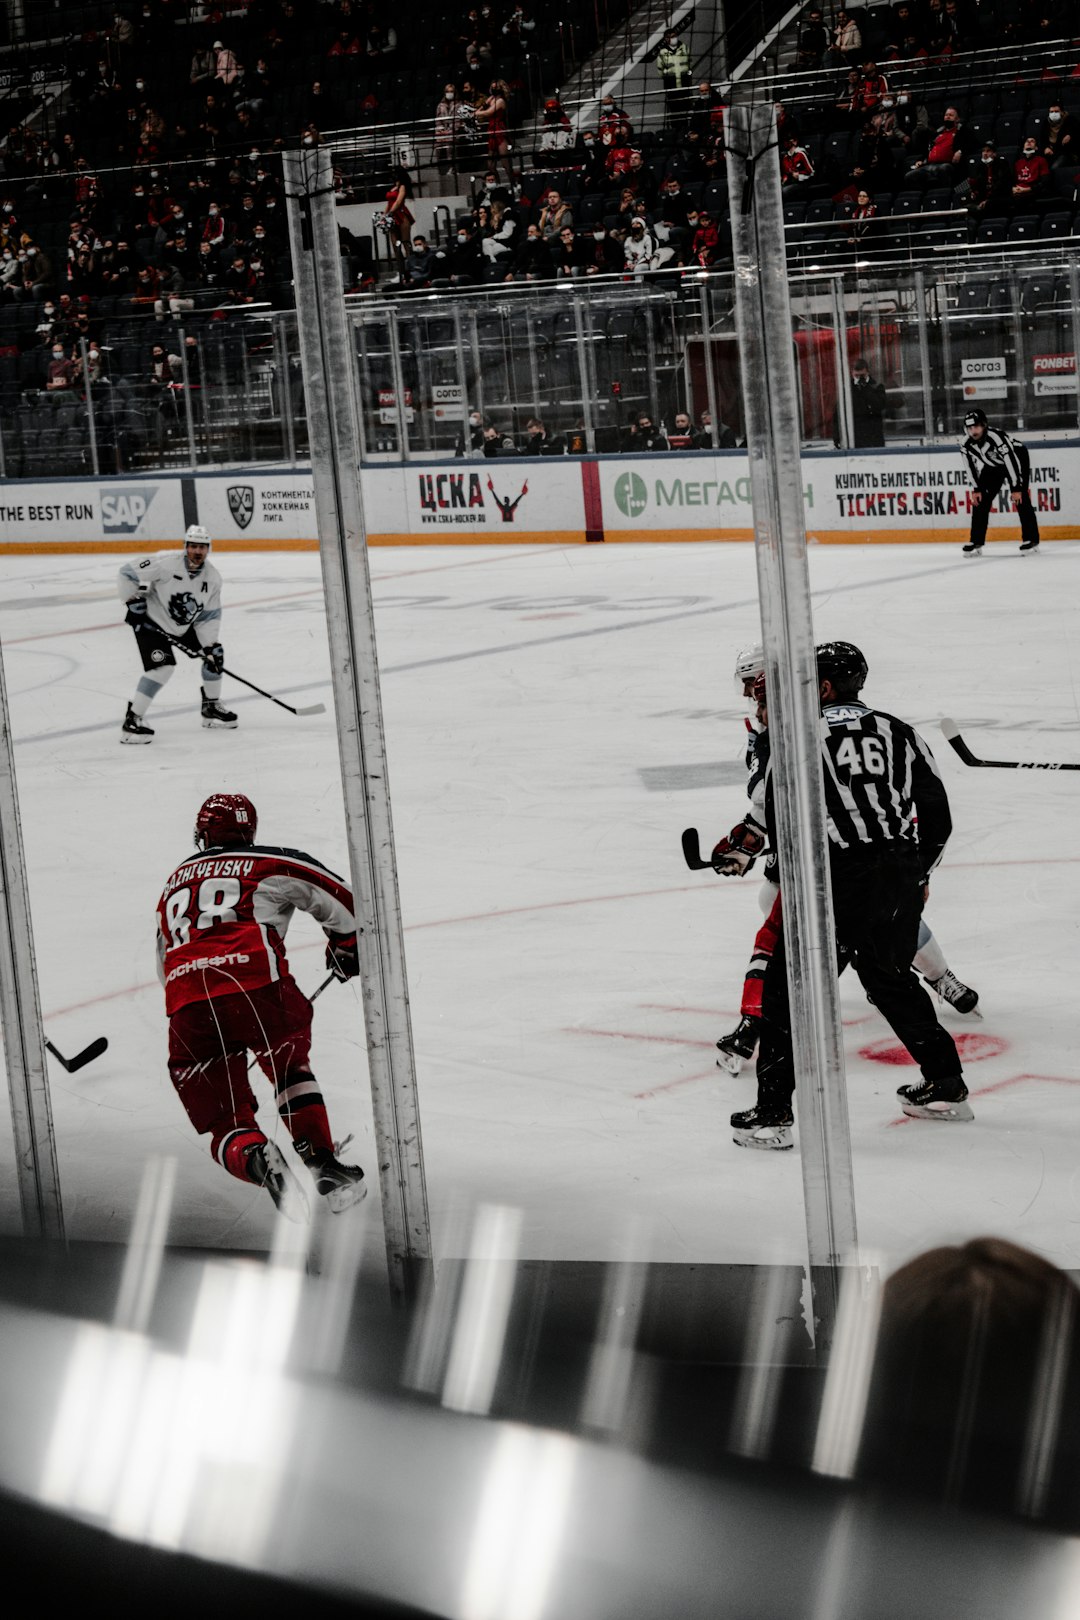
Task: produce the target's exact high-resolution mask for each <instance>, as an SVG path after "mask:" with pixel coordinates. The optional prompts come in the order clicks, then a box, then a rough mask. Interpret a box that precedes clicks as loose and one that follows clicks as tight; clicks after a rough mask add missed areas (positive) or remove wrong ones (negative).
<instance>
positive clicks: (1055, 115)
mask: <svg viewBox="0 0 1080 1620" xmlns="http://www.w3.org/2000/svg"><path fill="white" fill-rule="evenodd" d="M1050 122H1051V123H1052V124H1060V123H1061V114H1060V113H1059V112H1052V113H1051V114H1050Z"/></svg>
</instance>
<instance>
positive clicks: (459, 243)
mask: <svg viewBox="0 0 1080 1620" xmlns="http://www.w3.org/2000/svg"><path fill="white" fill-rule="evenodd" d="M449 265H450V283H451V285H452V286H454V287H469V286H473V285H474V284H475V283H476V282H478V281H481V280H482V279H483V274H484V255H483V252H482V250H481V247H480V238H479V237H478V236H477V234H476V232H475V231H474V230H473V227H472V225H470V224H467V223H466V222H465V221H464V220H463V221H462V222H461V223H460V224H459V225H458V228H457V240H456V241H455V243H454V246H453V247H452V248H451V250H450V256H449Z"/></svg>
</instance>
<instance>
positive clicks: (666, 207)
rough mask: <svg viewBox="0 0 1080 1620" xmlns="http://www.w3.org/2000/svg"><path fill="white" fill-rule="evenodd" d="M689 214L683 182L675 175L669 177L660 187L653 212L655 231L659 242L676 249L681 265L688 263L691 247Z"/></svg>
mask: <svg viewBox="0 0 1080 1620" xmlns="http://www.w3.org/2000/svg"><path fill="white" fill-rule="evenodd" d="M689 212H690V211H689V207H688V204H687V199H686V193H685V192H684V191H683V188H682V184H681V182H680V181H679V180H678V179H677V178H676V177H675V176H674V175H669V176H668V178H667V179H666V180H664V181H663V182H662V184H661V186H660V194H659V196H658V198H657V200H656V207H655V209H654V210H653V221H654V230H655V231H656V235H657V238H658V239H659V240H661V241H667V243H668V244H669V246H671V247H672V248H673V249H674V251H675V258H676V259H677V260H678V261H679V263H680V264H682V263H685V262H686V254H687V250H688V248H689V245H690V228H689V224H688V220H689ZM661 227H662V228H661Z"/></svg>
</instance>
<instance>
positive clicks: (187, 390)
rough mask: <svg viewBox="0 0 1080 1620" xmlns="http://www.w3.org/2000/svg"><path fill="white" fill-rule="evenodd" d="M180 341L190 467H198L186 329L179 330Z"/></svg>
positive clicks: (181, 375) (185, 424)
mask: <svg viewBox="0 0 1080 1620" xmlns="http://www.w3.org/2000/svg"><path fill="white" fill-rule="evenodd" d="M177 336H178V337H179V339H180V380H181V382H182V383H183V385H184V427H185V429H186V430H187V448H188V466H189V467H192V468H194V467H196V466H197V465H198V457H197V455H196V452H195V419H194V417H193V416H192V414H191V376H190V373H189V372H188V358H187V343H186V342H185V338H184V328H183V327H182V326H181V327H178V328H177Z"/></svg>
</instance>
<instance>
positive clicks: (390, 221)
mask: <svg viewBox="0 0 1080 1620" xmlns="http://www.w3.org/2000/svg"><path fill="white" fill-rule="evenodd" d="M411 200H412V181H411V180H410V178H409V173H408V170H407V169H401V168H398V169H394V170H393V172H392V174H391V178H390V189H389V190H388V191H387V193H386V209H385V212H384V215H383V217H384V219H385V220H386V234H387V236H388V237H389V238H390V246H391V247H392V248H393V250H394V257H395V258H396V259H397V260H398V262H399V264H400V262H401V260H402V258H403V257H404V255H405V254H406V253H408V251H409V249H410V247H411V246H412V228H413V226H414V225H415V223H416V221H415V219H414V218H413V213H412V209H411V208H410V207H409V203H410V201H411Z"/></svg>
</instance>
